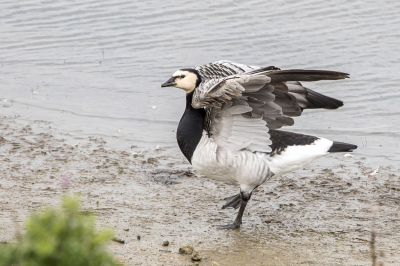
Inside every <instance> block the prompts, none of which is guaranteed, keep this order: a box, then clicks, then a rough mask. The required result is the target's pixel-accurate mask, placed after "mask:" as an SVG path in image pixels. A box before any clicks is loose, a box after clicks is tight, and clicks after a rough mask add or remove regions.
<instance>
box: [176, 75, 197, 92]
mask: <svg viewBox="0 0 400 266" xmlns="http://www.w3.org/2000/svg"><path fill="white" fill-rule="evenodd" d="M172 77H176V78H175V83H176V85H175V86H174V87H176V88H179V89H182V90H184V91H186V93H189V92H192V91H193V90H194V89H195V88H196V81H197V76H196V74H194V73H192V72H189V71H186V70H178V71H176V72H175V73H174V74H173V75H172Z"/></svg>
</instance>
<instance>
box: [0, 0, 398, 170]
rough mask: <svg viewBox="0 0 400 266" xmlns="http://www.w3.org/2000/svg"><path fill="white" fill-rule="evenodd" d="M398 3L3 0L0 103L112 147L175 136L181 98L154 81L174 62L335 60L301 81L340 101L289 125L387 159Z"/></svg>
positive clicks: (392, 134) (312, 64)
mask: <svg viewBox="0 0 400 266" xmlns="http://www.w3.org/2000/svg"><path fill="white" fill-rule="evenodd" d="M399 11H400V2H399V3H397V2H390V1H388V2H386V3H385V2H382V3H381V2H380V3H379V9H378V8H377V6H376V2H375V1H353V2H351V3H349V2H348V1H342V4H340V3H338V2H337V1H336V2H334V3H333V2H332V3H329V2H326V1H325V2H321V1H311V0H310V1H301V2H299V1H278V2H266V1H259V0H253V1H247V2H242V3H233V2H230V1H222V2H218V4H216V3H214V2H211V1H208V2H206V3H205V2H190V1H183V2H182V1H180V2H179V4H178V3H176V4H171V3H167V2H165V1H123V0H117V1H110V2H108V1H90V0H85V1H79V3H78V2H72V1H61V2H59V1H57V2H53V1H41V2H39V1H18V2H14V1H8V2H4V1H3V2H2V3H1V4H0V22H1V24H0V34H1V38H2V41H1V42H0V74H1V75H0V79H1V80H0V92H1V94H0V97H1V100H2V105H1V107H0V114H1V115H3V114H8V115H9V116H10V117H11V116H13V115H16V114H18V115H21V117H23V118H27V119H32V120H36V119H39V120H46V121H51V122H53V124H52V126H53V127H54V128H57V129H59V130H62V131H67V132H69V133H71V134H73V135H78V136H80V135H83V136H84V135H97V136H102V137H103V138H105V139H106V140H107V141H108V143H109V145H110V146H111V147H116V148H122V149H129V148H130V147H131V146H132V145H136V146H138V147H139V148H154V147H155V146H157V145H160V146H161V147H166V146H174V147H175V146H176V144H175V132H174V130H175V128H176V125H177V122H178V121H179V118H180V116H181V114H182V112H183V108H184V101H185V98H184V95H183V92H182V91H180V90H177V89H173V88H160V84H161V83H162V82H164V81H165V80H166V79H167V78H168V77H169V76H170V75H171V74H172V73H173V72H174V71H175V70H176V69H177V68H180V67H191V66H194V65H198V64H203V63H208V62H212V61H215V60H219V59H227V60H232V61H236V62H242V63H247V64H253V65H262V66H265V65H276V66H279V67H281V68H308V69H312V68H314V69H315V68H317V69H329V70H338V71H343V72H348V73H350V74H351V79H349V80H344V81H335V82H318V83H313V84H308V86H309V87H310V88H311V89H315V90H317V91H319V92H322V93H324V94H327V95H330V96H333V97H336V98H338V99H342V100H344V102H345V106H344V107H342V108H341V109H339V110H336V111H327V110H323V111H321V110H311V111H310V110H308V111H307V112H305V113H304V114H303V116H302V117H300V118H298V119H296V125H295V126H294V127H293V130H295V131H298V132H304V133H306V134H315V135H319V136H324V137H327V138H331V139H335V140H338V141H347V142H350V143H355V144H357V145H359V147H360V148H359V149H358V150H357V153H356V154H358V155H359V156H360V157H362V156H368V157H369V158H374V160H375V159H379V158H381V159H383V160H386V159H388V161H389V162H390V163H394V164H396V162H398V161H399V160H400V152H398V151H397V150H398V149H399V143H400V142H399V141H398V139H399V137H400V118H399V117H400V105H399V104H397V102H398V101H399V99H400V92H399V88H398V84H400V78H399V75H398V73H397V72H398V70H399V69H400V60H399V57H398V55H399V52H400V45H399V40H400V34H399V32H398V25H399V22H400V17H399V16H398V12H399ZM5 99H7V102H4V100H5ZM177 156H180V154H179V153H177ZM383 160H381V161H383Z"/></svg>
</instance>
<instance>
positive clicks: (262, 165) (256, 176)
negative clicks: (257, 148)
mask: <svg viewBox="0 0 400 266" xmlns="http://www.w3.org/2000/svg"><path fill="white" fill-rule="evenodd" d="M267 158H268V156H267V155H266V154H264V153H253V152H250V151H233V150H229V149H224V148H221V147H218V145H217V144H216V143H215V142H214V140H213V139H211V138H209V137H208V136H207V134H206V133H205V132H203V136H202V138H201V140H200V142H199V144H198V145H197V147H196V150H195V151H194V153H193V156H192V165H193V168H194V169H195V170H196V171H197V172H198V173H200V174H202V175H205V176H207V177H209V178H213V179H216V180H221V181H228V182H229V181H230V182H232V181H237V182H238V183H239V184H240V187H241V189H242V191H243V190H244V191H249V190H250V191H251V190H253V188H255V187H256V186H258V185H261V184H262V183H264V182H265V181H266V180H267V179H268V178H269V175H270V170H269V167H268V161H267Z"/></svg>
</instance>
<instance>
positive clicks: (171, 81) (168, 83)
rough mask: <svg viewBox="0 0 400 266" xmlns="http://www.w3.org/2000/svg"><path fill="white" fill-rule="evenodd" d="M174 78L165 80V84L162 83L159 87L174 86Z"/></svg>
mask: <svg viewBox="0 0 400 266" xmlns="http://www.w3.org/2000/svg"><path fill="white" fill-rule="evenodd" d="M175 85H176V83H175V77H172V78H170V79H169V80H167V82H164V83H163V84H162V85H161V87H173V86H175Z"/></svg>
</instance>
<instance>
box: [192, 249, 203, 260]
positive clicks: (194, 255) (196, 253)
mask: <svg viewBox="0 0 400 266" xmlns="http://www.w3.org/2000/svg"><path fill="white" fill-rule="evenodd" d="M191 259H192V261H201V256H200V254H199V252H197V251H194V252H193V254H192V258H191Z"/></svg>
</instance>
